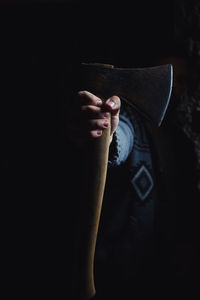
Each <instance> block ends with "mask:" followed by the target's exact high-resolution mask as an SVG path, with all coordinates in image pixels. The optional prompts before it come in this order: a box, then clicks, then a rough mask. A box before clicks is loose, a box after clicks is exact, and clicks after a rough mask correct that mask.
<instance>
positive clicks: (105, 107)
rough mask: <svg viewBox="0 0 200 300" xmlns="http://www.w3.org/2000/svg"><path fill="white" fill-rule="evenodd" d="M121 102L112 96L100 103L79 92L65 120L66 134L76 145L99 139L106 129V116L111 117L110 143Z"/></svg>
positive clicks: (93, 96) (90, 94) (90, 96)
mask: <svg viewBox="0 0 200 300" xmlns="http://www.w3.org/2000/svg"><path fill="white" fill-rule="evenodd" d="M120 106H121V101H120V98H119V97H118V96H112V97H110V98H109V99H106V100H105V101H102V99H100V98H99V97H97V96H96V95H94V94H92V93H90V92H88V91H79V92H78V93H77V95H76V97H75V101H74V105H73V107H72V109H71V111H70V115H69V118H68V120H67V129H68V134H69V137H70V138H71V140H73V141H74V142H75V143H76V144H78V145H80V146H81V145H84V143H85V142H86V141H88V140H91V139H97V138H99V137H100V136H101V135H102V133H103V131H104V130H105V129H106V128H108V126H109V121H108V116H109V114H110V116H111V121H110V125H111V139H110V140H111V141H112V136H113V133H114V132H115V130H116V128H117V126H118V123H119V112H120Z"/></svg>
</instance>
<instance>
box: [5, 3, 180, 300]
mask: <svg viewBox="0 0 200 300" xmlns="http://www.w3.org/2000/svg"><path fill="white" fill-rule="evenodd" d="M0 28H1V36H0V45H1V49H0V53H1V57H0V66H1V67H0V76H1V78H0V80H1V90H0V93H1V104H2V106H3V107H2V108H3V109H2V125H3V130H2V131H3V134H2V150H3V151H2V154H1V155H2V161H3V182H2V185H3V197H2V214H3V218H2V220H3V227H2V228H3V236H2V245H3V250H5V251H4V255H3V258H4V259H3V260H4V263H5V270H4V278H5V283H6V286H7V288H6V290H7V293H8V295H9V294H10V293H13V292H14V294H15V295H20V296H21V297H25V298H26V299H31V298H32V297H35V296H38V295H40V296H39V298H38V299H40V297H41V298H42V299H43V298H44V297H46V295H47V294H53V293H55V294H57V295H58V294H62V295H63V294H64V295H65V294H67V291H66V290H65V288H64V287H65V283H66V282H65V281H66V276H63V274H64V275H66V273H68V270H67V268H66V264H67V260H70V246H66V244H67V242H68V244H70V236H69V232H68V231H66V230H65V229H66V228H67V226H68V228H69V227H70V220H66V214H65V212H66V211H69V209H70V203H69V202H67V204H66V194H67V191H64V192H63V190H64V189H63V186H64V183H65V181H66V182H67V176H70V174H68V170H63V169H62V160H63V159H64V156H65V154H64V153H63V152H62V137H63V129H62V128H63V127H62V125H63V123H62V107H63V102H64V103H67V101H70V99H68V98H67V97H66V94H67V93H66V91H67V90H68V89H70V84H71V83H70V82H71V81H70V80H71V77H73V78H74V76H76V74H75V71H74V70H76V68H75V66H76V65H77V64H78V63H79V62H80V61H94V62H103V63H111V64H114V65H116V66H120V67H145V66H152V65H154V64H155V61H156V60H157V59H158V58H159V57H161V56H168V55H170V54H172V53H173V52H174V51H175V46H174V41H173V7H172V3H171V1H144V0H140V1H129V2H128V1H119V2H118V1H81V2H79V1H74V2H73V1H67V2H66V3H64V2H62V3H61V2H60V3H59V1H57V2H48V1H45V3H44V2H43V3H39V1H34V2H32V3H29V2H24V3H23V2H21V3H19V2H18V3H16V2H14V1H13V2H12V1H11V2H10V3H9V4H1V6H0ZM66 270H67V271H66ZM41 288H42V292H41V291H40V289H41ZM55 299H59V298H58V297H57V298H55ZM66 299H67V298H66Z"/></svg>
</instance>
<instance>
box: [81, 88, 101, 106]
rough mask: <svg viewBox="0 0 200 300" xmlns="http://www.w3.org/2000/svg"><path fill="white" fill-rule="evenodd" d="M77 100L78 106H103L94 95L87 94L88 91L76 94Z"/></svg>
mask: <svg viewBox="0 0 200 300" xmlns="http://www.w3.org/2000/svg"><path fill="white" fill-rule="evenodd" d="M78 99H79V101H80V104H82V105H86V104H87V105H95V106H101V105H102V104H103V102H102V100H101V99H100V98H99V97H97V96H95V95H94V94H92V93H90V92H88V91H80V92H78Z"/></svg>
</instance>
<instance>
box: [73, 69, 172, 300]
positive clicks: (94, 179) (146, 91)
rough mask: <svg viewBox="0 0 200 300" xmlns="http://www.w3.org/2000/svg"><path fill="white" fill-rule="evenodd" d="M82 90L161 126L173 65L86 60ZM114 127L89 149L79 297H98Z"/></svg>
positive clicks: (83, 211)
mask: <svg viewBox="0 0 200 300" xmlns="http://www.w3.org/2000/svg"><path fill="white" fill-rule="evenodd" d="M79 74H80V86H79V87H80V89H81V90H87V91H89V92H91V93H93V94H95V95H97V96H98V97H100V98H101V99H102V100H106V99H108V98H109V97H111V96H113V95H117V96H119V97H120V98H121V99H123V101H127V102H128V103H129V105H131V106H132V107H133V109H135V110H136V111H137V112H138V113H140V114H141V115H142V116H143V117H144V118H146V119H148V120H150V121H151V122H153V123H154V124H157V125H158V126H160V125H161V123H162V120H163V118H164V115H165V112H166V109H167V106H168V103H169V100H170V96H171V91H172V65H170V64H168V65H162V66H156V67H151V68H136V69H124V68H115V67H114V66H113V65H106V64H96V63H94V64H93V63H82V64H81V66H80V72H79ZM109 145H110V126H109V127H108V128H107V129H105V130H104V131H103V134H102V136H101V137H100V138H98V139H95V140H93V141H90V142H89V143H88V145H87V147H86V149H85V155H84V157H85V168H84V178H83V187H82V191H81V195H82V199H81V205H82V206H81V218H80V227H79V232H78V235H77V238H78V239H79V244H78V256H77V266H78V269H77V272H76V273H77V276H76V282H75V289H76V292H78V296H76V298H78V299H81V300H89V299H92V298H93V297H94V296H95V293H96V290H95V282H94V255H95V246H96V239H97V234H98V226H99V220H100V214H101V208H102V200H103V194H104V188H105V181H106V173H107V163H108V153H109Z"/></svg>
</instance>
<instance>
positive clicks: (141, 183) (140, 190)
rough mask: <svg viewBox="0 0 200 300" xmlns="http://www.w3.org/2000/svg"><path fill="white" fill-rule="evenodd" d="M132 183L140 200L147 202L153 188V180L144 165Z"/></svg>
mask: <svg viewBox="0 0 200 300" xmlns="http://www.w3.org/2000/svg"><path fill="white" fill-rule="evenodd" d="M131 182H132V184H133V186H134V188H135V190H136V193H137V195H138V197H139V198H140V200H142V201H143V200H145V198H146V197H147V196H148V195H149V193H150V192H151V190H152V188H153V179H152V176H151V174H150V173H149V171H148V169H147V168H146V167H145V166H144V165H142V166H141V167H140V169H139V170H138V172H137V173H136V174H135V176H134V177H133V178H132V180H131Z"/></svg>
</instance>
